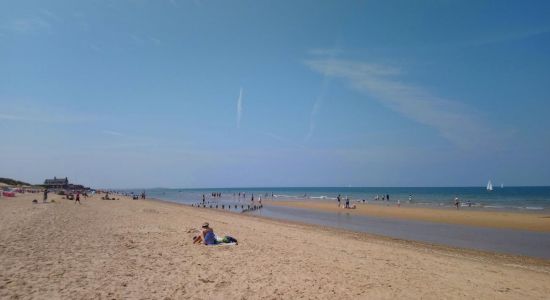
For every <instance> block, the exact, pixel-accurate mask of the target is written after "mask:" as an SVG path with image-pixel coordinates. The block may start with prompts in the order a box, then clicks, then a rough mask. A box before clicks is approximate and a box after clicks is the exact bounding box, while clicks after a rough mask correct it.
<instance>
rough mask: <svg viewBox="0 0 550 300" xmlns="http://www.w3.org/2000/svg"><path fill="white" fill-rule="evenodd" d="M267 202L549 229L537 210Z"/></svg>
mask: <svg viewBox="0 0 550 300" xmlns="http://www.w3.org/2000/svg"><path fill="white" fill-rule="evenodd" d="M265 203H266V205H274V206H285V207H297V208H305V209H313V210H318V211H326V212H346V213H349V214H352V215H353V214H356V215H365V216H374V217H383V218H398V219H406V220H417V221H428V222H438V223H447V224H460V225H467V226H477V227H488V228H507V229H519V230H530V231H538V232H550V215H545V214H538V213H516V212H509V211H503V212H497V211H479V210H475V209H470V208H467V207H462V208H461V209H460V210H456V209H443V208H442V209H436V208H427V207H421V208H419V207H411V206H406V205H402V206H401V207H397V206H396V205H395V204H394V203H392V204H391V205H390V206H386V205H384V204H381V203H380V204H378V203H376V204H372V203H369V204H363V203H356V202H354V203H350V205H354V204H355V205H356V209H344V208H339V207H338V205H337V203H336V201H334V202H327V201H323V202H321V201H313V200H301V201H265Z"/></svg>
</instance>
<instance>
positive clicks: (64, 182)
mask: <svg viewBox="0 0 550 300" xmlns="http://www.w3.org/2000/svg"><path fill="white" fill-rule="evenodd" d="M44 185H45V186H46V188H48V189H66V188H68V187H69V179H68V178H67V177H65V178H57V177H54V178H53V179H46V180H44Z"/></svg>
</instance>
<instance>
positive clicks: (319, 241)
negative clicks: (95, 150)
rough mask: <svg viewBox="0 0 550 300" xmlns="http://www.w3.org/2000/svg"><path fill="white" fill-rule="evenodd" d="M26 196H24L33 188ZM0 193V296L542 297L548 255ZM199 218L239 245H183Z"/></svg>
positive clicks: (549, 268) (549, 270)
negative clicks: (485, 250) (539, 256)
mask: <svg viewBox="0 0 550 300" xmlns="http://www.w3.org/2000/svg"><path fill="white" fill-rule="evenodd" d="M33 196H34V197H33ZM33 198H39V197H37V196H36V195H25V196H19V197H17V198H12V199H5V198H2V199H0V298H2V299H18V298H19V299H21V298H22V299H28V298H40V299H55V298H64V299H86V298H100V299H121V298H131V299H256V298H269V299H273V298H276V299H277V298H281V299H296V298H322V299H327V298H331V299H357V298H371V299H375V298H376V299H394V298H425V299H441V298H447V299H457V298H460V299H464V298H499V299H547V297H548V295H549V294H550V284H549V282H550V262H548V261H545V260H536V259H529V258H521V257H513V256H505V255H496V254H489V253H482V252H476V251H465V250H459V249H451V248H446V247H435V246H429V245H423V244H419V243H413V242H404V241H398V240H391V239H387V238H380V237H374V236H369V235H366V234H359V233H353V232H346V231H341V230H334V229H328V228H323V227H319V226H310V225H303V224H297V223H285V222H279V221H273V220H267V219H260V218H257V217H252V216H244V215H240V214H234V213H228V212H220V211H214V210H208V209H199V208H191V207H185V206H181V205H176V204H170V203H164V202H159V201H142V200H139V201H133V200H129V199H126V198H122V199H121V200H118V201H104V200H99V198H98V197H96V198H93V199H87V200H86V199H85V200H83V201H82V205H78V204H76V205H75V204H73V202H72V201H68V200H62V199H60V197H59V196H54V199H55V200H56V203H50V204H34V205H33V204H31V199H33ZM204 221H208V222H210V224H211V225H212V227H213V228H214V229H215V230H216V232H217V233H218V234H230V235H232V236H235V237H236V238H238V239H239V245H238V246H232V247H229V246H228V247H216V246H214V247H207V246H200V245H193V244H192V241H191V236H192V235H193V234H194V233H195V231H196V228H197V227H198V226H199V225H200V224H201V223H202V222H204Z"/></svg>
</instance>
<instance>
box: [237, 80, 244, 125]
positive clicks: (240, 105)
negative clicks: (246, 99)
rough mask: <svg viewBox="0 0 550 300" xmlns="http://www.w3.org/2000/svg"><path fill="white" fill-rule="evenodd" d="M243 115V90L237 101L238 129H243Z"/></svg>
mask: <svg viewBox="0 0 550 300" xmlns="http://www.w3.org/2000/svg"><path fill="white" fill-rule="evenodd" d="M242 114H243V88H241V89H240V91H239V99H238V100H237V128H241V116H242Z"/></svg>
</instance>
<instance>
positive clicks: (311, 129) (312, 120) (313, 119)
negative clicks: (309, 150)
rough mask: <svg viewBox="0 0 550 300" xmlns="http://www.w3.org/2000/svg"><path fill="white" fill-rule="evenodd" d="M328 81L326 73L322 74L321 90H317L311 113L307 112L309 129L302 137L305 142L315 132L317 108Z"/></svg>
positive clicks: (323, 98) (318, 108) (320, 103)
mask: <svg viewBox="0 0 550 300" xmlns="http://www.w3.org/2000/svg"><path fill="white" fill-rule="evenodd" d="M328 83H329V77H328V76H327V75H324V76H323V83H322V84H321V90H320V91H319V95H317V99H315V103H314V104H313V107H312V109H311V113H310V114H309V131H308V133H307V135H306V137H305V139H304V141H305V142H308V141H309V140H310V139H311V137H312V136H313V133H314V132H315V128H316V127H317V123H316V119H317V114H318V113H319V110H321V105H322V104H323V101H324V100H325V94H326V90H327V86H328Z"/></svg>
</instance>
